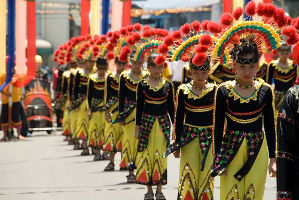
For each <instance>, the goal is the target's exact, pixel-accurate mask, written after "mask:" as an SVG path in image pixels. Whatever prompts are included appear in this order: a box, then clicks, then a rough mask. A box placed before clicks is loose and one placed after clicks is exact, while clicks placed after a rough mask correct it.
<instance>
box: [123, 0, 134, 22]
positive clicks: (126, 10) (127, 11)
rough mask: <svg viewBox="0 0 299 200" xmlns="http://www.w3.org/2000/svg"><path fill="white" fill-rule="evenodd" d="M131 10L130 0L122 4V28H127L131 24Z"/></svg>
mask: <svg viewBox="0 0 299 200" xmlns="http://www.w3.org/2000/svg"><path fill="white" fill-rule="evenodd" d="M131 9H132V0H127V1H124V2H123V23H122V26H123V27H124V26H128V25H130V24H131Z"/></svg>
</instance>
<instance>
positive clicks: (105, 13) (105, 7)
mask: <svg viewBox="0 0 299 200" xmlns="http://www.w3.org/2000/svg"><path fill="white" fill-rule="evenodd" d="M109 9H110V0H102V34H104V35H105V34H106V33H107V32H108V29H109Z"/></svg>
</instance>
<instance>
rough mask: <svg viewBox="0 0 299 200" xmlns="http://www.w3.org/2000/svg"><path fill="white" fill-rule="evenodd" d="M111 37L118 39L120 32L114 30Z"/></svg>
mask: <svg viewBox="0 0 299 200" xmlns="http://www.w3.org/2000/svg"><path fill="white" fill-rule="evenodd" d="M113 38H115V39H117V40H118V39H119V38H120V33H119V32H118V31H115V32H114V33H113Z"/></svg>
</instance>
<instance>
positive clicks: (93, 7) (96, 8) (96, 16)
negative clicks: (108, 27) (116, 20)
mask: <svg viewBox="0 0 299 200" xmlns="http://www.w3.org/2000/svg"><path fill="white" fill-rule="evenodd" d="M90 12H91V22H90V34H91V35H96V34H97V35H100V33H101V23H102V0H91V1H90Z"/></svg>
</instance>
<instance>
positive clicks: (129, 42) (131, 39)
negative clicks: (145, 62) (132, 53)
mask: <svg viewBox="0 0 299 200" xmlns="http://www.w3.org/2000/svg"><path fill="white" fill-rule="evenodd" d="M127 44H129V45H134V44H135V40H134V38H133V36H130V37H128V39H127Z"/></svg>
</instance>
